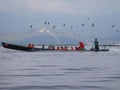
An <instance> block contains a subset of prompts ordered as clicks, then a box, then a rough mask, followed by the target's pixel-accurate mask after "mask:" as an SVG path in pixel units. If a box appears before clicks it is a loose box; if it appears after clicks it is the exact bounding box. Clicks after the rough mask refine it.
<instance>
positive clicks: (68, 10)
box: [0, 0, 120, 15]
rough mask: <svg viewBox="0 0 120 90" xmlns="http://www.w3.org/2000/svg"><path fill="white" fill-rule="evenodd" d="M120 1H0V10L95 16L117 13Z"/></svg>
mask: <svg viewBox="0 0 120 90" xmlns="http://www.w3.org/2000/svg"><path fill="white" fill-rule="evenodd" d="M119 3H120V0H0V10H3V11H4V10H6V11H12V12H19V11H21V12H22V11H24V12H26V11H30V12H32V11H36V12H39V13H45V14H56V13H57V14H78V15H80V14H96V13H112V12H119V10H120V5H119Z"/></svg>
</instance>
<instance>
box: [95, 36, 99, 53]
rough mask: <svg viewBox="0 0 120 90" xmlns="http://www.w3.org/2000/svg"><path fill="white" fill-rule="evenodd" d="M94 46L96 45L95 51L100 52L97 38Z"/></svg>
mask: <svg viewBox="0 0 120 90" xmlns="http://www.w3.org/2000/svg"><path fill="white" fill-rule="evenodd" d="M94 45H95V51H99V42H98V40H97V38H95V41H94Z"/></svg>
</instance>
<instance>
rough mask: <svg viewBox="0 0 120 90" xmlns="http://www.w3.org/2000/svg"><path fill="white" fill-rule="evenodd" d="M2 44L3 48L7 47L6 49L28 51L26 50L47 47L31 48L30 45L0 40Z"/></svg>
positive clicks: (30, 50)
mask: <svg viewBox="0 0 120 90" xmlns="http://www.w3.org/2000/svg"><path fill="white" fill-rule="evenodd" d="M2 46H3V47H4V48H8V49H14V50H21V51H28V52H32V51H40V50H47V49H43V48H31V47H27V46H21V45H14V44H9V43H5V42H2Z"/></svg>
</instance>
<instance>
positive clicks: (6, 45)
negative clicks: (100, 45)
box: [2, 42, 109, 52]
mask: <svg viewBox="0 0 120 90" xmlns="http://www.w3.org/2000/svg"><path fill="white" fill-rule="evenodd" d="M2 46H3V47H4V48H8V49H13V50H21V51H27V52H35V51H95V50H68V49H67V50H58V49H51V48H44V47H42V48H35V47H28V46H22V45H15V44H10V43H6V42H2ZM99 51H109V49H100V50H99Z"/></svg>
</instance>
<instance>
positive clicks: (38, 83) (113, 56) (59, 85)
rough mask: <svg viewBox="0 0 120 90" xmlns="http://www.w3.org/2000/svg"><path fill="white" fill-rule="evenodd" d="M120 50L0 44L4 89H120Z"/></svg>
mask: <svg viewBox="0 0 120 90" xmlns="http://www.w3.org/2000/svg"><path fill="white" fill-rule="evenodd" d="M119 57H120V52H111V51H110V52H98V53H95V52H33V53H32V52H22V51H12V50H8V49H3V48H1V47H0V90H120V85H119V84H120V66H119V63H120V60H119Z"/></svg>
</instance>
